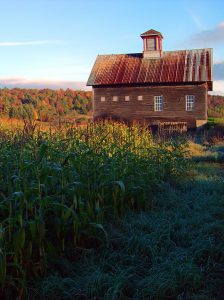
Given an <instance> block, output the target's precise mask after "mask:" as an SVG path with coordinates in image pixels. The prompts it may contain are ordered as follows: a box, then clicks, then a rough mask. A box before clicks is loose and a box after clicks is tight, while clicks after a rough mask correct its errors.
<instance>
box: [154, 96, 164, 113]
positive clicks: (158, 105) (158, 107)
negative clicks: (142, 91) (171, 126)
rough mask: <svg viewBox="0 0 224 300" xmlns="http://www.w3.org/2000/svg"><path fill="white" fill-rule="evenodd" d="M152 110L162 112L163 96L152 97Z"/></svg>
mask: <svg viewBox="0 0 224 300" xmlns="http://www.w3.org/2000/svg"><path fill="white" fill-rule="evenodd" d="M154 110H155V111H162V110H163V96H155V97H154Z"/></svg>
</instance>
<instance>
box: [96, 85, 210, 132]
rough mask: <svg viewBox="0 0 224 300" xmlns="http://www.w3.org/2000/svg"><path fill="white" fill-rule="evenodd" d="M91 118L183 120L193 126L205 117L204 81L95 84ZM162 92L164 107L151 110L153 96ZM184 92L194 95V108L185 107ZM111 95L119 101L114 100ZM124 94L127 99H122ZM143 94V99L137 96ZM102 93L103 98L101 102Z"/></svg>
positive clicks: (205, 90)
mask: <svg viewBox="0 0 224 300" xmlns="http://www.w3.org/2000/svg"><path fill="white" fill-rule="evenodd" d="M93 92H94V119H98V118H110V117H111V118H118V119H123V120H126V121H135V120H136V121H140V122H148V123H156V121H184V122H188V124H189V126H195V125H196V120H205V121H206V120H207V84H197V85H193V84H192V85H172V86H124V87H123V86H118V87H94V88H93ZM160 95H162V96H163V111H154V96H160ZM186 95H195V108H194V110H193V111H186V99H185V96H186ZM113 96H117V97H118V101H113ZM125 96H129V97H130V101H125ZM138 96H142V97H143V100H138ZM101 97H105V101H104V102H101Z"/></svg>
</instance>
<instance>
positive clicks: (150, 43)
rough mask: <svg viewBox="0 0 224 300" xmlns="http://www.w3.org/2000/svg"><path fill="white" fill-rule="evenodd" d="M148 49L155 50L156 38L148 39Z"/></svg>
mask: <svg viewBox="0 0 224 300" xmlns="http://www.w3.org/2000/svg"><path fill="white" fill-rule="evenodd" d="M146 50H147V51H150V50H155V39H147V40H146Z"/></svg>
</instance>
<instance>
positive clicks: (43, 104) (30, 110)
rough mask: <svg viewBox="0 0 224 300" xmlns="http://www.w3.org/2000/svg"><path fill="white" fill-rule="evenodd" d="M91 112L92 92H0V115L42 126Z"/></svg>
mask: <svg viewBox="0 0 224 300" xmlns="http://www.w3.org/2000/svg"><path fill="white" fill-rule="evenodd" d="M91 111H92V92H86V91H74V90H71V89H67V90H62V89H60V90H56V91H55V90H51V89H42V90H38V89H19V88H14V89H7V88H3V89H0V115H4V116H6V117H9V118H18V119H22V118H24V117H29V118H31V119H33V120H40V121H43V122H48V121H53V120H54V119H56V118H57V117H58V115H60V116H62V117H63V116H64V117H66V118H75V117H76V116H79V115H87V114H88V113H90V112H91Z"/></svg>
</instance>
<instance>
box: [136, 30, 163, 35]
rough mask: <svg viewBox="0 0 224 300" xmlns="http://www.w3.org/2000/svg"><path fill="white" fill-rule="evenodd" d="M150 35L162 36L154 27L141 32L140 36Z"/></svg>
mask: <svg viewBox="0 0 224 300" xmlns="http://www.w3.org/2000/svg"><path fill="white" fill-rule="evenodd" d="M150 35H159V36H161V37H163V36H162V33H161V32H159V31H156V30H154V29H150V30H148V31H146V32H144V33H142V34H141V36H150Z"/></svg>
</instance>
